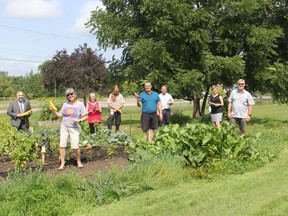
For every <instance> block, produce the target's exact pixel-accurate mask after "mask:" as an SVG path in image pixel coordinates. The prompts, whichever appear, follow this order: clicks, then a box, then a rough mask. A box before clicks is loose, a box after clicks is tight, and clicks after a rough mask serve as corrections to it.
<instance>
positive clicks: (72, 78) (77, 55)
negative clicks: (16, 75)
mask: <svg viewBox="0 0 288 216" xmlns="http://www.w3.org/2000/svg"><path fill="white" fill-rule="evenodd" d="M39 70H40V71H41V73H42V74H43V82H44V86H45V88H46V89H48V90H50V92H51V95H53V93H54V91H55V88H56V89H57V92H58V94H59V93H60V94H63V92H64V91H65V89H66V88H68V87H73V88H75V89H76V91H77V93H78V95H79V96H82V97H84V100H86V96H87V94H89V92H92V91H93V92H97V93H103V92H105V93H107V91H108V90H107V78H108V71H107V69H106V66H105V60H104V59H103V58H102V55H99V56H98V55H97V54H96V51H93V50H92V49H91V48H89V47H88V46H87V44H84V45H80V46H79V47H78V48H77V49H75V50H74V52H72V53H71V54H69V53H68V52H67V51H66V50H65V49H63V50H61V51H57V53H56V54H55V55H54V57H53V58H52V60H50V61H46V62H44V63H43V64H42V65H40V67H39Z"/></svg>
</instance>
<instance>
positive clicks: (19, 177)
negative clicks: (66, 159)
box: [0, 171, 85, 216]
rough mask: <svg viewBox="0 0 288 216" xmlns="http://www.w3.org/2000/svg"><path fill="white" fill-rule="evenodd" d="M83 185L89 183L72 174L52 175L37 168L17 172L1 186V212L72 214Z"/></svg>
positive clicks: (13, 213) (0, 213)
mask: <svg viewBox="0 0 288 216" xmlns="http://www.w3.org/2000/svg"><path fill="white" fill-rule="evenodd" d="M81 184H85V182H84V181H83V180H82V179H81V178H77V177H75V176H72V175H71V176H65V177H64V176H58V177H55V178H51V177H50V176H47V175H44V174H43V173H41V172H35V171H34V172H29V173H28V174H27V175H23V174H20V173H14V174H12V175H10V176H9V177H8V178H7V179H6V181H5V184H4V185H3V186H2V187H1V190H0V203H1V204H0V206H1V208H0V215H40V216H44V215H45V216H46V215H51V216H52V215H71V214H72V213H73V211H74V208H75V199H77V198H78V199H79V197H80V195H79V194H78V192H79V190H78V188H79V187H80V186H81ZM72 196H73V201H72V200H70V198H71V197H72ZM12 200H13V201H12ZM11 201H12V202H11ZM78 201H79V203H80V199H79V200H78Z"/></svg>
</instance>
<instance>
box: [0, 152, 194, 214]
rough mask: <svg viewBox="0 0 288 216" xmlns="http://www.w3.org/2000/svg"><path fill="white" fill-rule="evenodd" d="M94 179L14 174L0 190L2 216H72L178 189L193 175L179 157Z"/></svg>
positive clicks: (153, 160)
mask: <svg viewBox="0 0 288 216" xmlns="http://www.w3.org/2000/svg"><path fill="white" fill-rule="evenodd" d="M95 174H96V178H95V179H90V181H85V180H83V178H82V177H79V176H76V175H73V174H63V175H58V176H54V177H53V178H51V176H49V175H47V174H45V173H42V172H40V171H39V172H37V171H36V172H35V171H33V172H32V171H31V172H28V173H27V174H23V173H13V174H11V175H10V176H8V178H7V179H6V181H5V182H4V183H3V185H1V188H0V215H41V216H42V215H43V216H44V215H45V216H46V215H71V214H72V213H73V212H74V213H75V211H83V204H85V206H87V207H92V206H95V205H103V204H108V203H111V202H114V201H117V200H119V199H121V198H124V197H128V196H132V195H134V194H139V193H143V192H145V191H149V190H157V189H160V188H164V187H167V186H175V185H177V184H179V183H181V182H184V181H186V180H187V179H188V177H189V176H190V174H189V173H187V172H185V170H183V169H182V163H181V162H179V160H178V158H174V157H171V156H161V157H156V156H152V155H151V157H150V159H149V161H145V162H142V163H139V164H137V166H135V165H130V166H129V167H127V169H125V170H122V169H118V168H117V169H116V168H110V169H109V170H106V171H102V172H100V171H98V172H97V173H96V172H95Z"/></svg>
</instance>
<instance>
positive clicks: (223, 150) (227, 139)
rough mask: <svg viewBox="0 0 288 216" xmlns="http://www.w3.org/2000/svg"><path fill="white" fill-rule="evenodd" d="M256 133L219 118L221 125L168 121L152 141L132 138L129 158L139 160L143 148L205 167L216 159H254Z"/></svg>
mask: <svg viewBox="0 0 288 216" xmlns="http://www.w3.org/2000/svg"><path fill="white" fill-rule="evenodd" d="M259 136H260V134H259V133H257V134H255V135H242V136H240V134H239V130H238V129H237V128H236V126H234V125H231V124H230V123H229V122H223V123H222V125H221V128H219V129H217V128H215V127H213V126H212V125H208V124H203V123H189V124H186V125H185V126H182V127H181V126H179V125H178V124H171V125H169V126H165V127H161V128H160V129H159V130H158V131H157V132H156V134H155V138H154V141H153V142H152V143H148V142H145V141H142V140H137V141H136V142H132V143H131V144H130V147H131V148H132V149H133V150H134V153H135V154H134V155H132V156H131V160H134V161H137V160H141V158H142V157H143V150H145V151H148V152H149V153H151V154H154V155H160V154H167V153H168V154H172V155H180V156H182V157H183V158H184V159H185V161H186V164H187V165H188V166H191V167H195V168H199V167H205V166H206V167H207V166H210V165H211V164H213V163H214V162H215V161H217V160H222V159H230V160H255V159H257V158H258V155H259V154H258V153H257V151H256V149H254V147H253V146H254V145H255V143H257V142H258V141H259Z"/></svg>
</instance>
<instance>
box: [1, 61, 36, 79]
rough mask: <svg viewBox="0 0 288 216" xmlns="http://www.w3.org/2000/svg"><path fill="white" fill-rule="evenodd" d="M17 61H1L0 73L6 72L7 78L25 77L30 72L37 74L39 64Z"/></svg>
mask: <svg viewBox="0 0 288 216" xmlns="http://www.w3.org/2000/svg"><path fill="white" fill-rule="evenodd" d="M17 60H19V61H3V62H2V61H1V66H0V71H7V72H8V75H9V76H25V75H26V74H27V73H29V72H30V71H33V72H34V73H37V72H38V66H39V65H40V63H29V62H21V59H20V58H17Z"/></svg>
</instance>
